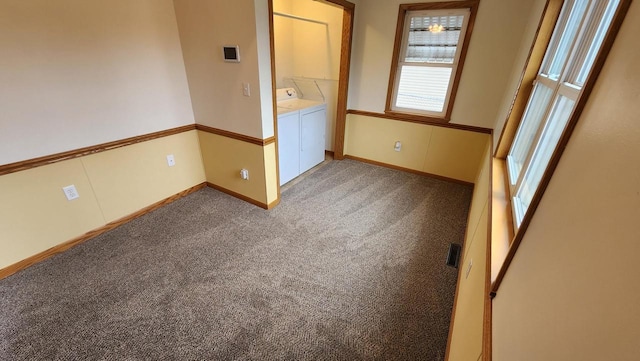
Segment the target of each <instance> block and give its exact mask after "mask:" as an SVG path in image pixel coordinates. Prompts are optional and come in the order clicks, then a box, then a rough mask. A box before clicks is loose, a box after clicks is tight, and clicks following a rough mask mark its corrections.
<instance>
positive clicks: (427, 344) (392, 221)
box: [0, 160, 472, 360]
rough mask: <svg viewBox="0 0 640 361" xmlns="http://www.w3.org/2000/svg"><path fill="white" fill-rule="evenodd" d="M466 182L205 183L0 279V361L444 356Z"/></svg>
mask: <svg viewBox="0 0 640 361" xmlns="http://www.w3.org/2000/svg"><path fill="white" fill-rule="evenodd" d="M471 192H472V189H471V187H467V186H462V185H459V184H453V183H448V182H444V181H440V180H435V179H430V178H426V177H421V176H417V175H413V174H408V173H404V172H399V171H394V170H389V169H386V168H381V167H377V166H372V165H368V164H363V163H360V162H356V161H350V160H344V161H339V162H338V161H333V162H329V163H328V164H327V165H325V166H323V167H321V168H319V169H317V170H316V171H315V172H313V173H312V174H310V175H309V176H307V177H306V179H304V181H302V182H299V183H297V184H294V185H292V186H291V187H290V188H288V189H287V190H286V191H285V192H284V193H283V195H282V202H281V204H280V205H279V206H278V207H276V208H275V209H273V210H271V211H264V210H262V209H259V208H257V207H255V206H253V205H250V204H247V203H245V202H242V201H240V200H237V199H235V198H232V197H230V196H227V195H225V194H222V193H220V192H217V191H215V190H212V189H204V190H201V191H198V192H196V193H194V194H192V195H190V196H187V197H185V198H183V199H181V200H178V201H176V202H174V203H172V204H170V205H168V206H166V207H163V208H162V209H159V210H157V211H154V212H152V213H150V214H148V215H146V216H143V217H141V218H138V219H136V220H134V221H132V222H130V223H128V224H126V225H124V226H122V227H119V228H117V229H115V230H113V231H110V232H107V233H105V234H102V235H101V236H98V237H96V238H94V239H92V240H90V241H87V242H86V243H84V244H82V245H79V246H77V247H74V248H73V249H71V250H69V251H67V252H65V253H63V254H60V255H57V256H55V257H53V258H51V259H49V260H47V261H44V262H42V263H39V264H37V265H35V266H33V267H30V268H28V269H26V270H24V271H22V272H19V273H17V274H15V275H13V276H11V277H8V278H6V279H4V280H1V281H0V309H1V310H2V312H1V313H0V359H2V360H35V359H60V360H98V359H108V360H125V359H127V360H135V359H140V360H143V359H144V360H150V359H153V360H173V359H178V360H195V359H203V360H204V359H207V360H442V359H443V358H444V352H445V347H446V339H447V334H448V327H449V318H450V313H451V309H452V304H453V296H454V290H455V283H456V277H457V270H456V269H453V268H450V267H447V266H446V265H445V261H446V256H447V251H448V246H449V243H450V242H456V243H462V240H463V236H464V228H465V225H466V217H467V210H468V207H469V202H470V198H471Z"/></svg>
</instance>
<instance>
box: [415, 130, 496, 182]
mask: <svg viewBox="0 0 640 361" xmlns="http://www.w3.org/2000/svg"><path fill="white" fill-rule="evenodd" d="M490 139H491V136H490V135H489V134H483V133H477V132H471V131H466V130H458V129H450V128H444V127H433V134H432V135H431V142H429V149H428V150H427V155H426V159H425V162H424V167H423V168H422V171H424V172H427V173H431V174H437V175H441V176H444V177H449V178H453V179H458V180H462V181H466V182H474V181H475V179H476V176H477V174H478V169H479V168H480V167H479V166H480V163H481V162H482V155H483V154H484V153H485V150H486V146H487V143H488V142H489V141H490Z"/></svg>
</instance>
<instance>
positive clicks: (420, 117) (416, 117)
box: [384, 110, 450, 124]
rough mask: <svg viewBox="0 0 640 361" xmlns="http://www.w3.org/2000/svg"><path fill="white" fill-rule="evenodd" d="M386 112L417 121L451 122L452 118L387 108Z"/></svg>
mask: <svg viewBox="0 0 640 361" xmlns="http://www.w3.org/2000/svg"><path fill="white" fill-rule="evenodd" d="M384 113H385V114H386V115H388V116H392V117H399V118H400V117H401V118H404V119H406V120H410V121H412V122H415V123H425V124H447V123H449V120H450V119H446V118H439V117H432V116H429V115H421V114H416V113H403V112H397V111H393V110H385V111H384Z"/></svg>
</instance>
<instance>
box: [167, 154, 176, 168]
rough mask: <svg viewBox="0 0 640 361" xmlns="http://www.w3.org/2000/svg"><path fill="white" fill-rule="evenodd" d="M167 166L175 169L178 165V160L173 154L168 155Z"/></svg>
mask: <svg viewBox="0 0 640 361" xmlns="http://www.w3.org/2000/svg"><path fill="white" fill-rule="evenodd" d="M167 164H168V165H169V167H173V166H174V165H176V159H175V158H174V157H173V154H169V155H167Z"/></svg>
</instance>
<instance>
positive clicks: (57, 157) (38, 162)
mask: <svg viewBox="0 0 640 361" xmlns="http://www.w3.org/2000/svg"><path fill="white" fill-rule="evenodd" d="M194 129H196V125H195V124H189V125H185V126H182V127H177V128H172V129H166V130H161V131H159V132H154V133H149V134H145V135H139V136H135V137H131V138H125V139H121V140H116V141H113V142H108V143H102V144H97V145H92V146H90V147H85V148H80V149H75V150H70V151H67V152H62V153H56V154H51V155H46V156H44V157H38V158H33V159H28V160H23V161H20V162H15V163H9V164H5V165H0V176H2V175H5V174H9V173H15V172H20V171H23V170H28V169H31V168H36V167H41V166H43V165H48V164H53V163H57V162H62V161H65V160H69V159H74V158H79V157H84V156H87V155H90V154H95V153H100V152H104V151H107V150H112V149H116V148H121V147H126V146H129V145H133V144H136V143H142V142H146V141H149V140H153V139H157V138H162V137H167V136H170V135H175V134H179V133H183V132H188V131H191V130H194Z"/></svg>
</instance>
